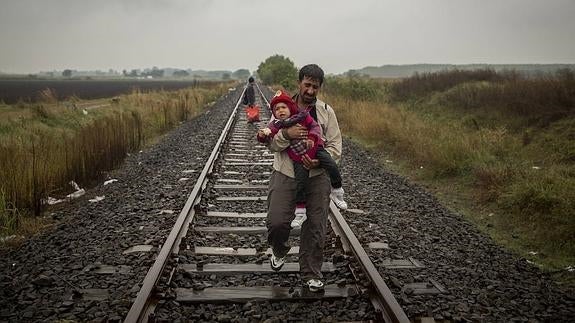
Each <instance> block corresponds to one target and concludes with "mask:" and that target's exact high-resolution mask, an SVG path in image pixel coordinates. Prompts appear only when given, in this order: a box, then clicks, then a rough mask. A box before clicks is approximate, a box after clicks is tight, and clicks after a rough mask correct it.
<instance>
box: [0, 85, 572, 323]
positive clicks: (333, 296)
mask: <svg viewBox="0 0 575 323" xmlns="http://www.w3.org/2000/svg"><path fill="white" fill-rule="evenodd" d="M260 89H261V91H262V92H260V93H259V94H258V98H257V102H258V104H259V105H260V106H261V107H263V108H262V120H263V121H262V122H260V123H248V122H247V121H246V119H245V114H244V113H243V111H242V106H241V103H240V101H241V100H240V98H241V97H242V89H240V88H238V89H236V90H234V91H231V92H230V93H228V94H227V95H226V96H224V97H222V98H221V99H220V100H218V101H217V102H216V104H214V105H213V106H212V107H211V108H210V109H209V110H207V111H206V112H205V113H204V114H203V115H202V116H200V117H198V118H196V119H195V120H192V121H191V122H189V123H186V124H184V125H182V126H181V127H180V128H178V129H177V130H175V131H174V132H173V133H171V134H170V135H168V136H166V138H164V139H163V140H162V141H161V142H160V143H158V144H157V145H155V146H154V147H152V148H150V149H149V150H147V151H144V152H141V153H139V154H135V155H132V156H130V157H129V158H128V159H127V161H126V164H125V166H124V167H123V168H121V169H119V170H117V171H116V172H115V173H114V174H112V175H113V177H114V179H116V180H117V182H114V183H112V184H110V185H102V186H99V187H96V188H95V189H94V190H92V191H91V192H89V193H88V194H86V198H85V199H83V198H80V199H78V200H76V201H74V202H72V203H71V204H70V205H67V206H63V207H61V208H60V209H55V210H54V211H53V212H52V214H51V215H52V216H54V217H58V216H64V215H66V216H69V217H70V220H69V221H67V222H64V223H61V224H59V225H57V226H56V227H55V229H54V230H50V231H49V232H45V233H42V234H41V235H39V236H38V237H35V238H32V239H30V241H28V242H26V243H25V244H24V245H23V246H22V247H21V248H20V249H19V250H16V251H12V252H10V253H9V254H7V255H6V256H5V257H4V260H3V262H2V267H1V271H0V284H1V285H0V286H1V288H2V292H1V293H0V305H1V306H0V321H1V320H4V321H19V320H24V321H40V320H75V321H126V322H136V321H158V322H172V321H194V322H195V321H198V322H199V321H207V322H213V321H219V322H252V321H267V322H276V321H277V322H283V321H292V322H299V321H310V322H314V321H346V322H350V321H351V322H365V321H375V322H380V321H385V322H410V321H411V322H434V321H435V322H473V321H486V322H500V321H501V322H538V321H541V322H552V321H553V322H560V321H569V320H570V319H572V317H573V315H574V313H575V310H574V306H573V305H574V301H573V297H572V295H571V296H570V295H565V294H564V293H563V292H561V291H559V290H556V289H555V288H554V285H553V283H552V282H551V280H550V279H549V278H548V277H547V276H546V275H544V274H542V273H541V272H540V271H539V270H538V269H537V268H535V267H533V266H531V265H530V264H529V263H527V262H526V261H525V259H520V258H517V257H516V256H513V255H511V254H509V253H507V252H506V251H504V250H502V249H501V248H499V247H498V246H496V245H494V244H493V243H492V242H491V241H490V240H489V239H488V238H486V237H484V236H483V235H482V234H481V233H479V232H478V231H477V230H476V229H474V228H473V226H471V225H470V224H468V223H467V222H465V221H464V220H463V219H461V217H459V216H457V215H455V214H453V213H452V212H450V211H448V210H447V209H445V208H444V207H442V206H441V205H440V204H439V203H438V202H437V201H436V200H435V199H434V198H433V197H432V196H431V195H430V194H429V193H427V192H425V191H424V190H422V189H420V188H418V187H416V186H414V185H412V184H410V183H408V182H407V181H405V180H404V179H402V178H400V177H398V176H396V175H393V174H390V173H389V172H387V171H385V170H384V169H382V168H381V166H379V165H378V163H377V160H376V158H374V157H373V156H370V155H369V153H367V152H365V151H364V150H362V149H361V148H360V147H359V146H357V145H356V144H354V143H353V142H351V141H348V140H347V139H346V140H345V142H344V159H343V163H342V171H343V172H342V174H343V177H344V186H345V188H346V191H347V192H348V193H349V195H348V196H349V199H348V201H349V203H350V209H348V210H345V211H341V212H340V211H339V210H338V209H337V208H336V207H335V206H334V205H333V203H332V205H331V212H330V221H329V225H330V228H329V230H328V236H327V239H326V246H325V250H324V253H325V261H326V262H325V263H324V265H323V268H322V270H323V271H324V280H325V283H326V286H325V289H324V291H323V292H319V293H318V292H316V293H313V292H310V291H309V290H307V289H306V288H304V287H302V286H303V284H302V282H301V278H300V277H299V273H298V269H299V267H298V264H297V254H298V242H299V236H298V231H297V230H294V231H293V232H292V233H293V234H292V236H291V237H290V242H291V246H292V249H291V250H290V254H289V256H288V263H286V265H285V266H284V267H283V268H282V270H281V271H279V272H274V271H272V270H271V268H270V265H269V255H270V250H269V248H268V244H267V239H266V237H265V233H266V228H265V212H266V194H267V180H268V178H269V175H270V172H271V164H272V160H273V155H272V154H270V153H269V152H268V151H267V148H266V147H265V146H262V145H261V144H258V143H257V141H256V140H255V132H256V130H257V129H258V127H261V126H263V125H265V121H266V120H267V119H268V118H269V112H268V111H267V109H266V108H265V107H267V100H266V98H269V97H270V94H271V93H272V91H271V90H270V89H268V88H264V87H261V88H260ZM350 108H352V107H350ZM94 195H96V196H106V198H105V199H103V200H101V201H99V202H97V203H89V202H88V201H87V200H88V198H90V197H93V196H94ZM182 205H183V208H182Z"/></svg>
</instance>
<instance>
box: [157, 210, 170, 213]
mask: <svg viewBox="0 0 575 323" xmlns="http://www.w3.org/2000/svg"><path fill="white" fill-rule="evenodd" d="M159 214H174V211H172V210H161V211H160V213H159Z"/></svg>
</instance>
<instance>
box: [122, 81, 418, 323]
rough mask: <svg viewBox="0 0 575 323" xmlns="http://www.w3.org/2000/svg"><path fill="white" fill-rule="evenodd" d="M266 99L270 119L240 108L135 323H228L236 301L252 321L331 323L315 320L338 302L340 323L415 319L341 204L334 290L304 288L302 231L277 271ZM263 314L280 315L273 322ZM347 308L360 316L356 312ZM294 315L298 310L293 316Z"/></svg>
mask: <svg viewBox="0 0 575 323" xmlns="http://www.w3.org/2000/svg"><path fill="white" fill-rule="evenodd" d="M264 90H265V89H264ZM258 94H259V98H258V101H259V105H260V106H261V107H264V108H262V109H261V113H262V116H261V119H262V120H263V121H262V122H259V123H258V122H256V123H248V122H247V120H246V118H245V114H244V113H243V111H242V110H241V105H240V102H239V101H238V102H237V103H236V106H235V108H234V110H233V111H232V113H231V115H230V118H229V120H228V122H227V124H226V126H225V128H224V130H223V131H222V134H221V135H220V137H219V139H218V142H217V143H216V145H215V147H214V150H213V151H212V153H211V155H210V158H209V159H208V161H207V163H206V165H205V166H204V168H203V170H202V172H201V174H200V177H199V179H198V180H197V182H196V185H195V186H194V189H193V191H192V192H191V194H190V195H189V197H188V200H187V202H186V204H185V206H184V208H183V209H182V211H181V212H180V215H179V217H178V219H177V221H176V224H175V225H174V228H173V229H172V231H171V232H170V235H169V236H168V237H167V239H166V241H165V243H164V244H163V246H162V248H161V250H160V252H159V255H158V257H157V258H156V261H155V263H154V265H153V266H152V267H151V268H150V270H149V271H148V274H147V276H146V278H145V280H144V282H143V284H142V288H141V290H140V292H139V293H138V296H137V298H136V300H135V302H134V303H133V305H132V307H131V309H130V312H129V313H128V315H127V317H126V320H125V321H126V322H138V321H150V320H160V321H163V320H166V321H169V320H175V319H192V320H206V321H209V320H224V321H225V320H226V319H231V317H229V316H228V315H227V313H226V306H220V307H218V304H226V303H231V304H243V305H242V306H249V307H250V308H251V307H254V308H255V309H254V310H253V311H249V313H250V314H251V316H248V317H246V320H247V321H251V320H254V319H269V318H277V319H280V320H298V321H299V320H306V319H312V320H321V319H325V318H326V316H324V315H323V314H319V315H313V309H314V308H315V309H316V312H317V313H322V311H321V307H322V306H325V305H322V303H323V302H328V303H331V304H330V305H331V306H335V307H339V306H343V308H342V309H341V311H340V314H341V317H335V316H329V315H328V316H327V318H328V319H330V320H342V321H356V320H357V321H370V320H371V321H385V322H409V319H408V318H407V316H406V314H405V312H404V311H403V309H402V308H401V307H400V306H399V304H398V303H397V301H396V300H395V298H394V297H393V295H392V293H391V291H390V290H389V288H388V287H387V285H386V284H385V282H384V280H383V278H382V277H381V276H380V274H379V273H378V271H377V269H376V268H375V266H374V265H373V263H372V262H371V260H370V259H369V257H368V255H367V252H366V251H365V250H364V249H363V247H362V245H361V243H360V242H359V241H358V239H357V238H356V237H355V235H354V234H353V232H352V230H351V229H350V228H349V226H348V224H347V223H346V221H345V219H344V218H343V216H342V215H341V214H340V212H339V210H338V209H337V207H335V205H334V204H333V203H331V205H330V215H329V223H330V227H331V228H330V229H331V231H330V232H329V233H328V238H327V240H326V244H327V247H326V250H325V253H326V257H325V259H327V260H329V261H328V262H324V264H323V266H322V271H323V272H324V275H325V277H326V282H327V284H326V286H325V289H324V291H322V292H320V293H318V292H315V293H314V292H311V291H309V290H308V289H307V288H305V287H303V284H302V282H301V279H300V277H299V264H298V263H297V254H298V250H299V249H298V248H299V247H298V244H299V236H298V233H299V230H293V231H292V236H291V238H290V242H291V246H292V249H291V250H290V252H289V256H288V259H289V260H288V262H287V263H286V265H285V266H284V267H283V269H282V270H281V271H279V272H277V273H276V272H274V271H273V270H272V269H271V268H270V264H269V259H268V257H269V256H270V254H271V249H269V248H268V247H267V242H266V238H265V234H266V231H267V230H266V227H265V217H266V202H265V201H266V195H267V182H268V178H269V176H270V172H271V171H272V162H273V154H271V153H269V152H268V150H267V148H266V147H265V146H263V145H262V144H259V143H258V142H257V141H256V140H255V132H256V131H257V129H258V128H259V127H262V126H265V124H266V121H267V120H269V117H270V113H269V111H268V109H267V108H266V107H267V106H268V102H267V100H266V98H265V95H264V94H263V92H261V90H260V92H259V93H258ZM240 97H241V96H240ZM256 303H260V305H257V304H256ZM255 304H256V305H255ZM261 304H263V305H261ZM274 304H279V305H280V307H277V306H275V307H274ZM350 304H351V305H350ZM260 307H261V308H262V309H263V308H266V307H270V308H272V309H274V308H276V307H277V308H278V310H275V311H274V310H272V311H271V312H272V313H274V315H269V312H267V313H266V312H265V311H262V312H260V311H258V310H257V308H260ZM346 307H351V308H354V307H355V308H357V309H359V310H357V313H354V314H349V313H346V312H348V311H350V310H351V308H350V309H345V308H346ZM282 308H283V309H285V310H282ZM294 308H295V309H296V313H294V312H293V311H291V310H290V309H294ZM207 309H210V310H207ZM218 311H221V312H218ZM298 312H299V313H298ZM310 313H311V315H312V316H311V317H310V316H309V315H310Z"/></svg>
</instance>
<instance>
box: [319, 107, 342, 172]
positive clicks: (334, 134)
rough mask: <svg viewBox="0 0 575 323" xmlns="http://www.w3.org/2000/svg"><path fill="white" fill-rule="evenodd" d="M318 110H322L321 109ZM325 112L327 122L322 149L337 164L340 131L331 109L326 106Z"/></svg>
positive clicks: (339, 153)
mask: <svg viewBox="0 0 575 323" xmlns="http://www.w3.org/2000/svg"><path fill="white" fill-rule="evenodd" d="M320 109H323V107H321V108H320ZM325 112H326V113H327V122H326V124H325V133H324V137H325V142H324V148H325V150H327V152H328V153H329V154H330V155H331V157H332V158H333V159H334V160H335V162H336V163H338V164H339V161H340V160H341V151H342V138H341V130H340V129H339V123H338V122H337V117H336V115H335V111H333V109H332V107H330V106H329V105H328V106H327V109H326V111H325Z"/></svg>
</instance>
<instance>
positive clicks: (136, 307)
mask: <svg viewBox="0 0 575 323" xmlns="http://www.w3.org/2000/svg"><path fill="white" fill-rule="evenodd" d="M245 90H246V87H244V90H243V91H242V95H241V96H240V98H239V99H238V102H237V103H236V106H235V107H234V110H233V111H232V113H231V115H230V118H229V119H228V122H227V123H226V126H225V128H224V130H223V131H222V134H221V135H220V138H219V139H218V141H217V143H216V145H215V146H214V149H213V150H212V153H211V154H210V157H209V158H208V161H207V162H206V165H205V166H204V168H203V170H202V172H201V173H200V176H199V178H198V180H197V182H196V185H195V186H194V188H193V190H192V192H191V193H190V195H189V197H188V199H187V201H186V204H185V205H184V208H183V209H182V211H181V212H180V214H179V215H178V218H177V220H176V223H175V224H174V227H173V228H172V231H171V232H170V234H169V235H168V237H167V238H166V241H165V243H164V244H163V246H162V249H161V250H160V253H159V254H158V256H157V258H156V261H155V262H154V264H153V265H152V267H151V268H150V270H149V271H148V273H147V274H146V277H145V278H144V282H143V284H142V288H141V289H140V292H139V293H138V296H137V297H136V300H135V301H134V303H133V304H132V307H131V308H130V311H129V312H128V315H127V316H126V318H125V319H124V322H127V323H132V322H141V321H146V320H147V318H144V317H142V314H143V313H145V312H146V311H147V307H148V301H149V300H150V297H151V295H152V292H153V291H154V287H155V286H156V283H157V282H158V280H159V279H160V277H161V275H162V272H163V270H164V267H165V266H166V263H167V261H168V257H169V256H170V254H171V253H172V250H173V249H174V247H175V245H176V242H177V241H179V237H180V233H181V231H182V230H184V229H185V224H186V223H190V222H191V220H192V219H193V217H194V214H195V211H194V206H195V205H196V204H197V203H199V200H200V196H201V194H202V191H203V190H204V188H205V183H206V182H207V179H208V176H207V175H208V174H209V173H210V172H211V170H212V168H213V165H214V163H215V161H216V159H217V157H218V154H219V153H220V150H221V147H222V145H223V144H224V140H225V138H226V136H227V135H228V132H229V130H230V129H231V127H232V124H233V122H234V119H235V116H236V114H237V112H238V107H239V105H240V102H241V99H242V97H243V95H244V92H245Z"/></svg>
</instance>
